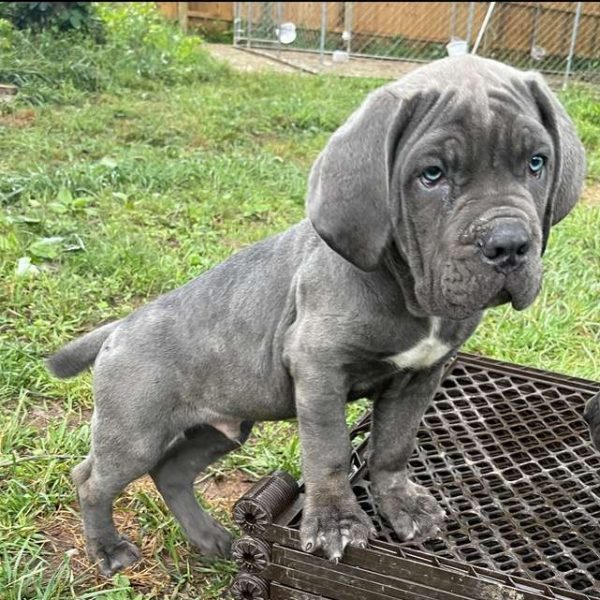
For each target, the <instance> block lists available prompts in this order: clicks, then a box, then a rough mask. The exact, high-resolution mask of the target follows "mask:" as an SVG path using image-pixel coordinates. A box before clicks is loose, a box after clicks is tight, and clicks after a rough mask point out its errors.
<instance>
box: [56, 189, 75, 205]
mask: <svg viewBox="0 0 600 600" xmlns="http://www.w3.org/2000/svg"><path fill="white" fill-rule="evenodd" d="M56 200H57V201H58V202H61V203H62V204H70V203H71V201H72V200H73V195H72V194H71V190H69V188H64V187H61V188H60V189H59V190H58V194H57V195H56Z"/></svg>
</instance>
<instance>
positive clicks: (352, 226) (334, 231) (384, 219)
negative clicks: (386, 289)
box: [307, 88, 414, 271]
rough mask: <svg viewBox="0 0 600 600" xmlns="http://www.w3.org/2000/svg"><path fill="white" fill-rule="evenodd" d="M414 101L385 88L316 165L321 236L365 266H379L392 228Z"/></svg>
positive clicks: (311, 192) (313, 179) (313, 182)
mask: <svg viewBox="0 0 600 600" xmlns="http://www.w3.org/2000/svg"><path fill="white" fill-rule="evenodd" d="M409 105H411V106H412V105H414V102H413V100H411V101H410V102H408V101H406V100H402V99H400V98H399V97H397V96H395V95H393V94H392V93H391V92H390V91H388V90H386V89H385V88H384V89H381V90H378V91H376V92H374V93H372V94H371V95H370V96H369V97H368V98H367V100H366V101H365V102H364V104H363V105H362V106H361V107H360V108H359V109H358V110H357V111H356V112H355V113H354V114H353V115H352V116H351V117H350V119H349V120H348V121H347V122H346V123H345V124H344V125H343V126H342V127H340V129H338V130H337V131H336V132H335V133H334V134H333V136H332V137H331V139H330V140H329V143H328V144H327V146H326V147H325V149H324V150H323V151H322V152H321V154H320V155H319V157H318V158H317V161H316V162H315V164H314V165H313V168H312V170H311V173H310V176H309V180H308V196H307V209H308V217H309V219H310V221H311V222H312V224H313V226H314V228H315V229H316V230H317V233H318V234H319V235H320V236H321V238H322V239H323V240H324V241H325V242H326V243H327V245H328V246H330V247H331V248H332V249H333V250H335V251H336V252H337V253H338V254H341V255H342V256H343V257H344V258H345V259H346V260H348V261H350V262H351V263H353V264H354V265H356V266H357V267H358V268H360V269H362V270H363V271H372V270H373V269H375V268H376V267H377V264H378V263H379V260H380V258H381V255H382V253H383V250H384V248H385V247H386V245H387V244H388V243H389V240H390V238H391V233H392V219H393V216H392V214H391V210H390V202H389V191H390V177H391V173H392V170H393V165H394V157H395V153H396V147H397V145H398V143H399V140H400V137H401V135H402V132H403V129H404V126H405V124H406V123H407V122H408V119H409V117H410V114H409V113H410V112H411V108H410V106H409Z"/></svg>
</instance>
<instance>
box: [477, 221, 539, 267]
mask: <svg viewBox="0 0 600 600" xmlns="http://www.w3.org/2000/svg"><path fill="white" fill-rule="evenodd" d="M478 245H479V247H480V248H481V258H482V260H483V261H484V262H485V263H487V264H491V265H492V266H493V267H494V269H495V270H496V271H498V272H499V273H504V274H508V273H510V272H511V271H515V270H516V269H518V268H519V267H521V266H522V265H523V263H525V261H526V260H527V257H528V253H529V250H530V248H531V235H530V233H529V231H528V229H527V228H526V227H525V225H524V223H523V222H522V221H521V220H520V219H514V218H498V219H494V222H493V225H492V226H491V227H489V228H488V229H487V231H486V232H485V233H484V234H483V235H482V236H481V238H480V239H479V240H478Z"/></svg>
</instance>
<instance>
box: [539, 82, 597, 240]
mask: <svg viewBox="0 0 600 600" xmlns="http://www.w3.org/2000/svg"><path fill="white" fill-rule="evenodd" d="M531 89H532V92H533V95H534V98H535V99H536V102H537V104H538V107H539V109H540V112H541V116H542V120H543V123H544V126H545V127H546V129H548V131H549V132H550V134H551V135H552V140H553V142H554V147H555V154H556V165H555V169H554V180H553V183H552V188H551V190H550V197H549V199H548V206H547V208H546V214H545V215H544V225H543V229H544V248H545V246H546V242H547V240H548V235H549V233H550V227H551V226H552V225H556V223H558V222H559V221H561V220H562V219H564V218H565V217H566V216H567V215H568V214H569V212H570V211H571V209H572V208H573V207H574V206H575V203H576V202H577V200H578V199H579V196H580V194H581V188H582V187H583V182H584V179H585V171H586V163H585V151H584V149H583V146H582V144H581V141H580V140H579V137H578V136H577V131H576V129H575V125H574V124H573V121H571V119H570V117H569V115H567V112H566V111H565V109H564V108H563V107H562V106H561V104H560V103H559V102H558V100H557V99H556V97H555V96H554V94H553V93H552V92H551V90H550V89H549V88H548V86H547V85H546V83H545V82H544V80H543V79H542V78H541V77H540V76H535V79H534V80H533V81H532V82H531Z"/></svg>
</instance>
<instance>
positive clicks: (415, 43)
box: [234, 2, 600, 85]
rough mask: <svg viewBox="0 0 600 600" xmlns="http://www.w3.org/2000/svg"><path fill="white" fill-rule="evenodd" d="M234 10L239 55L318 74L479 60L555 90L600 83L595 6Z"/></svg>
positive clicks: (599, 9) (266, 6) (356, 5)
mask: <svg viewBox="0 0 600 600" xmlns="http://www.w3.org/2000/svg"><path fill="white" fill-rule="evenodd" d="M234 11H235V15H234V44H235V45H236V46H238V47H242V48H245V49H247V50H250V51H255V52H260V53H265V54H267V55H269V56H270V57H272V58H274V59H276V60H281V61H283V62H286V63H289V64H292V65H294V66H297V67H299V68H302V69H305V70H309V71H311V72H322V71H323V70H327V69H330V68H331V67H336V66H337V67H339V68H338V69H337V70H341V71H342V72H343V71H344V70H348V69H349V68H350V67H349V64H352V63H353V64H354V65H357V64H358V61H359V59H363V60H364V59H377V60H388V61H397V62H396V67H395V71H394V72H398V73H400V72H402V70H407V69H410V68H412V67H413V66H415V63H421V62H427V61H431V60H434V59H437V58H442V57H444V56H447V55H448V53H449V52H453V53H460V52H466V51H469V52H473V51H475V52H476V53H477V54H478V55H480V56H486V57H489V58H495V59H497V60H501V61H504V62H507V63H509V64H513V65H515V66H517V67H520V68H529V69H536V70H539V71H542V72H544V73H546V74H548V75H549V76H550V79H551V81H554V83H556V84H563V85H566V84H567V82H568V81H570V80H584V81H591V82H594V83H600V3H597V2H236V3H234ZM345 63H346V64H345ZM400 63H402V65H403V66H402V67H401V68H400V69H398V65H400ZM411 65H412V66H411ZM368 71H369V69H368V68H367V73H366V74H368Z"/></svg>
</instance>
